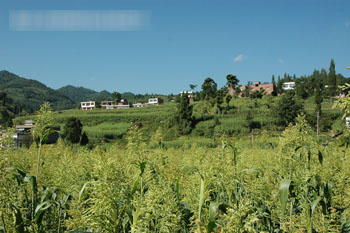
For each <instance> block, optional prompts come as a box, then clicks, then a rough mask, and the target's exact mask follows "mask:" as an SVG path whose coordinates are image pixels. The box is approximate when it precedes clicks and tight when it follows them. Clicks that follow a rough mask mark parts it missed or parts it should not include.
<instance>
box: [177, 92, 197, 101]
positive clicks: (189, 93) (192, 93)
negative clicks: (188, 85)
mask: <svg viewBox="0 0 350 233" xmlns="http://www.w3.org/2000/svg"><path fill="white" fill-rule="evenodd" d="M182 95H187V97H188V99H189V100H190V101H192V100H193V98H194V92H193V91H181V92H180V96H182Z"/></svg>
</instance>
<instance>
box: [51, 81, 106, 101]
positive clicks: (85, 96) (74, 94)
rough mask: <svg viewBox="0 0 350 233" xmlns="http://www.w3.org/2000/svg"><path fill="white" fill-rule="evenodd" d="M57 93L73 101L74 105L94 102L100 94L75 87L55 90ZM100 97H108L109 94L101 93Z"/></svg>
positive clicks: (68, 86) (69, 86)
mask: <svg viewBox="0 0 350 233" xmlns="http://www.w3.org/2000/svg"><path fill="white" fill-rule="evenodd" d="M57 91H58V92H60V93H61V94H63V95H65V96H67V97H68V98H70V99H71V100H73V101H74V102H75V103H79V102H82V101H88V100H95V98H96V97H97V96H99V95H100V94H101V93H99V92H97V91H94V90H91V89H88V88H85V87H75V86H72V85H67V86H64V87H61V88H59V89H57ZM102 95H104V96H105V95H107V96H110V93H105V92H103V93H102Z"/></svg>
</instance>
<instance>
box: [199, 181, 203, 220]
mask: <svg viewBox="0 0 350 233" xmlns="http://www.w3.org/2000/svg"><path fill="white" fill-rule="evenodd" d="M203 203H204V179H203V177H202V176H201V189H200V192H199V205H198V219H199V220H200V219H201V214H202V206H203Z"/></svg>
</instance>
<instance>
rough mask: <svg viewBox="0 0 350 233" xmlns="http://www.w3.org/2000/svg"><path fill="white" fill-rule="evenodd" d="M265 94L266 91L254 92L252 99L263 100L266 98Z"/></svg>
mask: <svg viewBox="0 0 350 233" xmlns="http://www.w3.org/2000/svg"><path fill="white" fill-rule="evenodd" d="M264 93H265V90H264V89H260V90H256V91H253V92H252V93H251V94H250V98H252V99H261V98H262V97H263V96H264Z"/></svg>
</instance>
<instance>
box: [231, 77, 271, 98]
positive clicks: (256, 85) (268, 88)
mask: <svg viewBox="0 0 350 233" xmlns="http://www.w3.org/2000/svg"><path fill="white" fill-rule="evenodd" d="M238 88H239V89H240V94H239V96H241V97H242V96H243V93H244V91H246V90H247V89H249V92H250V93H252V92H254V91H260V90H264V95H275V94H276V92H277V91H276V86H275V85H273V84H269V83H268V84H262V83H261V82H259V81H256V82H254V84H251V85H249V86H244V85H242V86H239V87H238ZM228 89H229V93H230V95H232V96H233V95H234V93H235V90H234V89H233V88H232V87H228Z"/></svg>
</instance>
